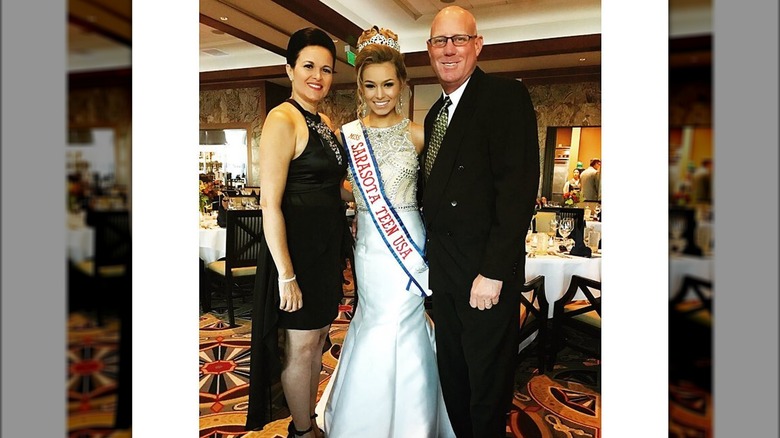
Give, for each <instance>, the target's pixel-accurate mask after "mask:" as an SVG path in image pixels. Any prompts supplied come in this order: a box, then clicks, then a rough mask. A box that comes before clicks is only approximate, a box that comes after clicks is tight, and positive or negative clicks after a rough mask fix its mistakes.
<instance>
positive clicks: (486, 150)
mask: <svg viewBox="0 0 780 438" xmlns="http://www.w3.org/2000/svg"><path fill="white" fill-rule="evenodd" d="M441 106H442V99H441V98H440V99H439V100H438V101H437V102H436V103H435V104H434V105H433V107H432V108H431V110H430V111H429V112H428V115H427V116H426V118H425V139H426V150H425V151H424V152H423V153H422V154H420V160H421V163H424V162H425V156H426V154H427V144H428V142H429V140H430V136H431V130H432V128H433V122H434V119H435V118H436V114H438V111H439V108H441ZM423 168H424V166H421V169H423ZM538 188H539V141H538V133H537V127H536V112H535V111H534V108H533V104H532V103H531V98H530V96H529V94H528V90H527V89H526V87H525V85H524V84H523V83H522V82H519V81H516V80H513V79H508V78H500V77H495V76H490V75H487V74H485V73H484V72H483V71H482V70H481V69H479V68H477V69H476V70H475V71H474V73H473V74H472V75H471V79H470V80H469V83H468V85H467V86H466V89H465V90H464V93H463V95H462V97H461V99H460V101H459V102H458V105H457V107H456V109H455V113H454V114H453V116H452V121H451V122H450V124H449V127H448V128H447V131H446V134H445V136H444V139H443V141H442V145H441V147H440V149H439V153H438V155H437V157H436V161H435V163H434V166H433V168H432V169H431V174H430V177H429V178H428V179H427V181H426V180H425V176H424V174H423V172H420V187H419V192H418V193H419V194H420V197H421V199H420V202H421V206H422V212H423V217H424V221H425V228H426V231H427V242H426V253H427V257H428V261H429V266H430V287H431V289H432V290H433V291H434V293H435V292H436V290H443V289H450V290H453V289H454V290H456V291H465V293H468V292H469V290H470V289H471V283H472V282H473V280H474V278H475V277H476V276H477V274H482V275H483V276H485V277H488V278H492V279H497V280H502V281H504V288H505V289H506V288H507V287H510V288H515V287H519V286H520V285H522V284H523V283H524V282H525V236H526V232H527V230H528V226H529V225H530V221H531V218H532V216H533V211H534V205H535V203H536V194H537V191H538ZM461 293H462V292H461Z"/></svg>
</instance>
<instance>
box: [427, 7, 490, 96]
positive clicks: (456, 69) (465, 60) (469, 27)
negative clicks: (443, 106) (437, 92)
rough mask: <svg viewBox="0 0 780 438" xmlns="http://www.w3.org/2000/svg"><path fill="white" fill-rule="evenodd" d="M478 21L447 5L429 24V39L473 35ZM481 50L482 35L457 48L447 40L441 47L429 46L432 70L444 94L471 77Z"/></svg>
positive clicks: (464, 11) (468, 14) (463, 11)
mask: <svg viewBox="0 0 780 438" xmlns="http://www.w3.org/2000/svg"><path fill="white" fill-rule="evenodd" d="M476 33H477V22H476V20H475V19H474V16H473V15H471V14H470V13H469V12H468V11H466V10H465V9H462V8H460V7H457V6H454V7H453V6H450V7H447V8H444V9H442V10H441V11H440V12H439V13H438V14H437V15H436V17H434V19H433V23H432V24H431V37H436V36H445V37H451V36H453V35H476ZM481 51H482V36H481V35H478V36H477V37H476V38H471V39H469V40H468V42H467V43H466V44H465V45H463V46H460V47H457V46H455V44H453V42H452V40H447V44H446V45H445V46H444V47H433V46H432V45H431V44H430V43H428V56H429V57H430V60H431V67H433V71H434V73H436V76H437V77H438V78H439V83H440V84H441V86H442V88H443V89H444V92H445V93H447V94H450V93H452V92H453V91H455V90H456V89H457V88H458V87H460V86H461V85H462V84H463V83H464V82H466V79H468V78H469V76H471V73H473V72H474V69H475V68H476V67H477V56H479V52H481Z"/></svg>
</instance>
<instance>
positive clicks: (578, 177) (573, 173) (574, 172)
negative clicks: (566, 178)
mask: <svg viewBox="0 0 780 438" xmlns="http://www.w3.org/2000/svg"><path fill="white" fill-rule="evenodd" d="M572 175H574V179H580V169H574V171H572Z"/></svg>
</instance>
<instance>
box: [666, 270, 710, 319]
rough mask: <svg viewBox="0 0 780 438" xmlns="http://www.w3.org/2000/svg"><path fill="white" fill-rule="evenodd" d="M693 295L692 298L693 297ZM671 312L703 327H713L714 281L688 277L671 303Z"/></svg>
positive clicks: (684, 279) (684, 278)
mask: <svg viewBox="0 0 780 438" xmlns="http://www.w3.org/2000/svg"><path fill="white" fill-rule="evenodd" d="M691 295H692V296H691ZM669 305H670V306H671V310H672V311H674V312H676V313H677V314H679V315H683V316H686V317H688V318H691V319H693V320H694V321H697V322H699V323H701V324H703V325H710V326H711V325H712V281H710V280H705V279H703V278H699V277H694V276H691V275H686V276H685V277H683V283H682V286H680V289H678V290H677V292H676V293H675V294H674V296H673V297H672V298H671V300H670V301H669Z"/></svg>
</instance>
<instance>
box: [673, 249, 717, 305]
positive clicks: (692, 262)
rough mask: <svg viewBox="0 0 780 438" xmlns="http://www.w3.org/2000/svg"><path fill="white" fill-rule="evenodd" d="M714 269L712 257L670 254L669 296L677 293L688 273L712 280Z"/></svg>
mask: <svg viewBox="0 0 780 438" xmlns="http://www.w3.org/2000/svg"><path fill="white" fill-rule="evenodd" d="M713 270H714V264H713V259H712V257H701V256H691V255H677V254H671V255H669V297H670V298H671V297H672V296H673V295H674V294H676V293H677V291H678V290H679V289H680V286H682V283H683V278H685V276H686V275H690V276H693V277H698V278H701V279H703V280H710V281H712V277H713Z"/></svg>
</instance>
